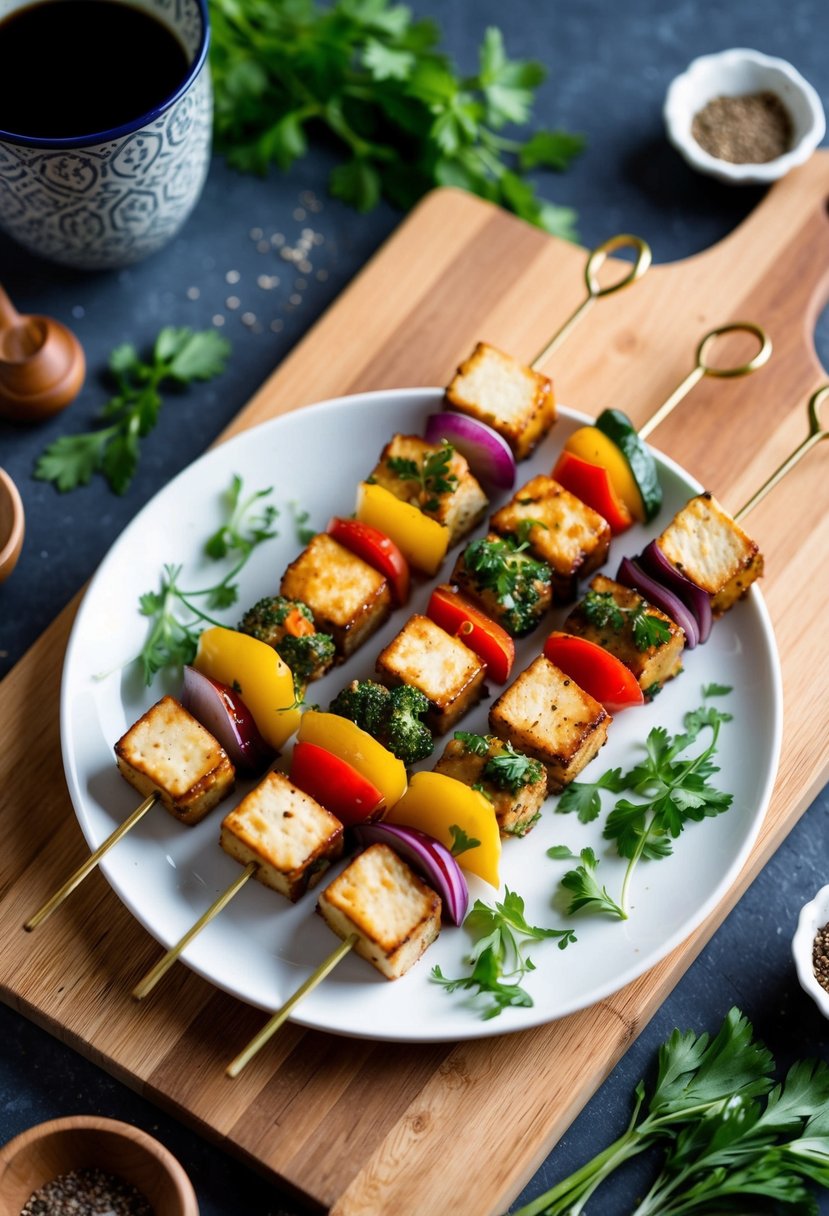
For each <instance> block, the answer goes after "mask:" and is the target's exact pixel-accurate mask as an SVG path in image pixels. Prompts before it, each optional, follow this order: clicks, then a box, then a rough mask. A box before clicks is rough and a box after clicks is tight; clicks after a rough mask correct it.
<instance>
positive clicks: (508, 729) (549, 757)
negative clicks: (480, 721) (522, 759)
mask: <svg viewBox="0 0 829 1216" xmlns="http://www.w3.org/2000/svg"><path fill="white" fill-rule="evenodd" d="M610 722H611V717H610V714H609V713H608V712H607V710H606V709H605V708H604V706H603V705H600V704H599V702H598V701H596V700H594V699H593V697H591V696H590V695H589V693H586V692H585V691H584V689H582V688H579V686H578V684H576V683H575V681H574V680H571V679H570V677H569V676H566V675H565V674H564V672H563V671H560V670H559V668H558V667H556V666H555V664H553V663H551V662H550V661H549V659H545V658H544V656H543V655H540V656H539V657H538V658H537V659H535V660H534V662H532V663H531V664H530V666H529V667H528V668H527V669H526V670H525V671H522V672H521V674H520V675H519V676H518V678H517V679H516V680H514V681H513V683H512V684H511V685H510V686H509V688H507V689H506V690H505V691H504V692H502V693H501V695H500V697H498V699H497V701H495V702H494V704H493V705H492V708H491V709H490V711H489V725H490V728H491V729H492V730H493V731H494V732H495V734H496V735H498V736H499V738H501V739H504V740H505V741H506V742H508V743H511V744H512V745H513V747H515V748H516V750H517V751H521V752H524V753H525V755H527V756H533V757H534V758H535V759H536V760H540V761H541V762H542V764H544V765H545V766H546V768H547V778H548V782H549V788H550V790H551V791H552V792H554V793H555V792H557V791H558V790H561V789H563V788H564V786H565V785H568V784H569V782H571V781H572V780H573V779H574V778H575V777H577V776H578V775H579V773H580V772H581V770H582V769H583V768H584V767H585V765H586V764H589V762H590V761H591V760H592V759H593V757H594V756H595V755H596V753H597V752H598V751H599V748H601V747H603V746H604V744H605V743H606V742H607V728H608V726H609V725H610Z"/></svg>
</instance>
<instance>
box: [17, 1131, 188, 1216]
mask: <svg viewBox="0 0 829 1216" xmlns="http://www.w3.org/2000/svg"><path fill="white" fill-rule="evenodd" d="M95 1168H97V1169H100V1170H103V1171H104V1172H106V1173H108V1174H115V1175H117V1176H118V1177H119V1178H121V1179H122V1180H123V1181H124V1182H128V1183H131V1184H132V1185H133V1186H135V1187H137V1189H138V1190H139V1191H140V1192H141V1193H142V1195H144V1196H145V1197H146V1199H147V1201H148V1202H149V1204H150V1206H151V1207H152V1210H153V1213H154V1216H199V1205H198V1202H197V1200H196V1195H195V1192H194V1190H193V1187H192V1185H191V1183H190V1179H189V1178H188V1177H187V1174H186V1173H185V1172H184V1170H183V1169H182V1167H181V1165H179V1163H178V1161H177V1160H176V1159H175V1157H174V1156H173V1155H172V1153H170V1152H169V1151H168V1150H167V1149H166V1148H165V1147H164V1146H163V1145H162V1144H159V1142H158V1141H157V1140H154V1139H153V1137H152V1136H148V1135H147V1133H146V1132H143V1131H141V1130H140V1129H139V1128H137V1127H132V1126H131V1125H130V1124H129V1123H120V1122H118V1121H117V1120H116V1119H102V1118H98V1117H97V1116H96V1115H71V1116H68V1117H67V1118H64V1119H53V1120H51V1121H50V1122H48V1123H39V1124H38V1125H37V1126H36V1127H31V1128H29V1130H28V1131H25V1132H22V1133H21V1134H20V1135H19V1136H16V1137H15V1139H14V1140H10V1141H9V1143H8V1144H6V1145H4V1146H3V1148H0V1216H20V1212H21V1210H22V1208H23V1206H24V1204H25V1203H26V1201H27V1200H28V1199H29V1197H30V1196H31V1195H32V1194H33V1193H34V1192H35V1191H36V1190H38V1189H39V1188H40V1187H42V1186H43V1185H44V1184H45V1183H47V1182H51V1181H52V1179H53V1178H57V1177H58V1176H59V1175H61V1174H68V1173H70V1172H71V1171H72V1170H79V1169H95Z"/></svg>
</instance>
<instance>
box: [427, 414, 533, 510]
mask: <svg viewBox="0 0 829 1216" xmlns="http://www.w3.org/2000/svg"><path fill="white" fill-rule="evenodd" d="M424 438H425V439H426V442H427V443H440V442H441V440H443V439H445V440H446V441H447V443H451V444H452V447H453V448H456V449H457V451H459V452H460V454H461V455H462V456H465V457H466V459H467V460H468V461H469V467H470V468H471V470H472V472H473V473H474V474H475V476H476V477H477V478H478V480H479V481H482V482H484V484H486V485H488V486H491V487H492V488H493V489H498V490H510V489H512V487H513V486H514V485H515V457H514V456H513V454H512V449H511V448H510V446H509V444H508V443H507V441H506V439H504V437H503V435H499V434H498V432H497V431H494V430H493V429H492V427H491V426H487V424H486V423H485V422H479V421H478V419H477V418H470V417H468V416H467V415H466V414H456V413H452V412H451V411H449V410H444V411H443V412H442V413H440V414H430V415H429V417H428V418H427V419H426V432H425V436H424Z"/></svg>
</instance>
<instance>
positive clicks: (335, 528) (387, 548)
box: [328, 515, 410, 604]
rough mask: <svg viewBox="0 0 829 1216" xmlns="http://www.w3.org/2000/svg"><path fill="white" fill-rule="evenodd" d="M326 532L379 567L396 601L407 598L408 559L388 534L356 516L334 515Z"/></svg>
mask: <svg viewBox="0 0 829 1216" xmlns="http://www.w3.org/2000/svg"><path fill="white" fill-rule="evenodd" d="M328 534H329V536H333V538H334V540H336V541H339V543H340V544H341V545H344V546H345V548H346V549H350V550H351V552H352V553H356V554H357V556H358V557H361V558H362V559H363V561H366V562H368V564H369V565H370V566H374V569H375V570H379V571H380V573H381V574H382V575H384V576H385V577H386V578H387V579H388V580H389V583H390V584H391V588H392V591H393V592H394V598H395V599H396V601H397V603H398V604H405V603H406V600H407V599H408V598H409V582H410V579H409V563H408V562H407V561H406V559H405V557H404V556H403V554H402V553H401V551H400V549H399V548H398V547H397V545H396V544H395V543H394V541H393V540H392V539H391V537H389V536H386V535H385V533H383V532H381V531H380V530H379V528H373V527H372V526H371V524H364V523H363V522H362V521H361V520H359V519H343V518H341V517H340V516H338V515H335V516H334V518H333V519H332V520H331V521H330V523H329V525H328Z"/></svg>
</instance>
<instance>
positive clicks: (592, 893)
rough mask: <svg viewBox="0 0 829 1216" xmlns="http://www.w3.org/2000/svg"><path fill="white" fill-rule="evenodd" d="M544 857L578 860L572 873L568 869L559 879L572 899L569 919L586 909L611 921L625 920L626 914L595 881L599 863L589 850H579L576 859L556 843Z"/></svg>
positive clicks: (564, 846) (561, 845) (555, 859)
mask: <svg viewBox="0 0 829 1216" xmlns="http://www.w3.org/2000/svg"><path fill="white" fill-rule="evenodd" d="M547 856H548V857H552V859H553V861H577V862H579V863H580V864H579V866H578V868H577V869H575V870H568V871H567V873H566V874H565V875H564V877H563V878H562V880H561V885H562V887H564V889H565V891H570V892H571V893H572V896H573V898H572V899H571V900H570V903H569V905H568V908H567V914H568V916H572V915H573V914H574V913H575V912H579V911H581V909H582V908H589V909H590V911H591V912H603V913H606V914H607V915H608V916H611V917H613V919H614V920H627V913H626V912H625V910H624V909H623V908H621V907H620V906H619V904H617V903H616V900H615V899H614V898H613V896H612V895H610V893H609V892H608V889H607V887H600V886H599V881H598V879H597V878H596V870H597V869H598V866H599V860H598V858H597V857H596V854H595V853H594V852H593V850H592V849H582V851H581V852H580V853H579V854H578V856H576V854H575V853H572V852H571V851H570V849H568V848H567V846H566V845H563V844H556V845H553V847H552V848H551V849H548V850H547Z"/></svg>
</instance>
